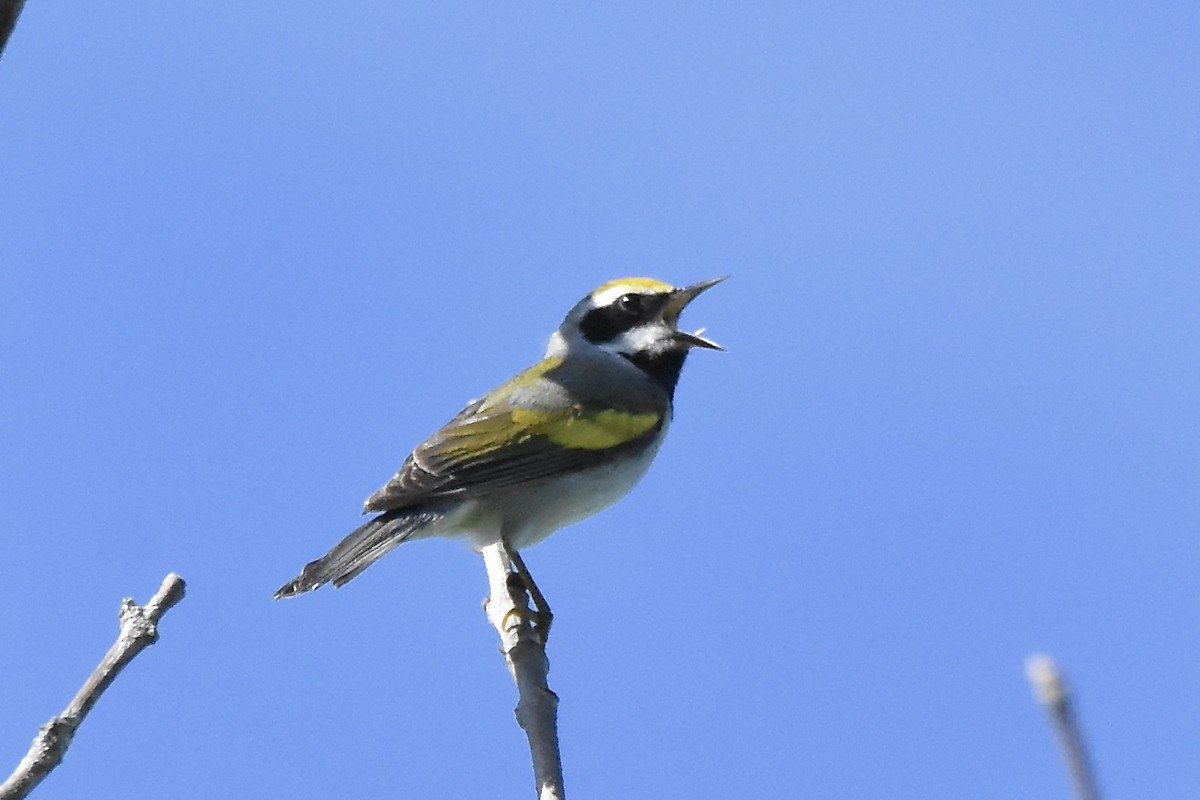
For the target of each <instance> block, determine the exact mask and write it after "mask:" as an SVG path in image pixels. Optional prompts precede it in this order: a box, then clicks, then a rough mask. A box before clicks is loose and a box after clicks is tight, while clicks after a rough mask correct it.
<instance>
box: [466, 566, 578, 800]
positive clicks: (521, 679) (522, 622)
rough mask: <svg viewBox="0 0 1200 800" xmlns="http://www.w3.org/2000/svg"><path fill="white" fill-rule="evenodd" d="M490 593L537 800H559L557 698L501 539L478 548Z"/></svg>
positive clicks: (488, 606) (522, 587) (488, 607)
mask: <svg viewBox="0 0 1200 800" xmlns="http://www.w3.org/2000/svg"><path fill="white" fill-rule="evenodd" d="M482 552H483V562H484V565H485V566H486V567H487V572H488V585H489V587H490V589H491V592H490V596H489V597H488V599H487V600H485V601H484V610H485V611H486V612H487V615H488V619H489V620H490V621H491V623H492V626H493V627H495V629H496V632H497V633H499V634H500V643H501V645H500V649H501V652H503V653H504V658H505V660H506V661H507V662H508V671H509V673H511V674H512V676H513V680H514V681H515V682H516V684H517V693H518V696H519V699H518V701H517V708H516V714H517V722H518V723H519V724H520V725H521V727H522V728H523V729H524V730H525V735H526V736H528V737H529V752H530V755H531V756H532V757H533V775H534V780H535V781H536V784H537V793H538V798H539V800H563V797H564V793H563V775H562V757H561V756H560V754H559V750H558V696H557V695H556V694H554V692H552V691H550V687H549V686H547V685H546V675H547V674H548V673H549V672H550V662H549V660H547V658H546V648H545V641H544V638H543V635H542V631H539V630H538V629H537V628H536V627H535V626H534V625H533V624H532V623H531V621H530V619H531V612H530V609H529V596H528V593H527V587H526V584H525V580H523V579H522V578H521V576H520V575H519V574H518V573H517V572H516V571H515V570H514V569H513V556H515V555H516V554H515V553H511V552H510V551H509V550H508V548H507V547H505V545H504V544H503V543H499V544H493V545H489V546H487V547H485V548H484V549H483V551H482Z"/></svg>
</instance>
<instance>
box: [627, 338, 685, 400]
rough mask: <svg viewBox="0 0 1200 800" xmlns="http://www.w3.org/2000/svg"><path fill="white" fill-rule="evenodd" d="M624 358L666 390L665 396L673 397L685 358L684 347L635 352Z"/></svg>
mask: <svg viewBox="0 0 1200 800" xmlns="http://www.w3.org/2000/svg"><path fill="white" fill-rule="evenodd" d="M625 358H627V359H628V360H629V361H630V362H632V363H633V365H634V366H635V367H637V368H638V369H640V370H641V371H642V372H644V373H646V374H647V375H649V376H650V377H651V378H652V379H654V382H655V383H657V384H658V385H659V386H661V387H662V388H663V389H664V390H665V391H666V393H667V397H669V398H671V399H672V400H674V399H675V386H676V384H678V383H679V373H680V371H682V370H683V361H684V359H685V358H687V350H686V349H679V350H675V349H671V350H666V351H663V352H661V353H636V354H634V355H625Z"/></svg>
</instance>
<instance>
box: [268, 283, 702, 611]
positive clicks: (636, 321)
mask: <svg viewBox="0 0 1200 800" xmlns="http://www.w3.org/2000/svg"><path fill="white" fill-rule="evenodd" d="M722 280H724V278H716V279H714V280H709V281H703V282H701V283H697V284H695V285H693V286H688V287H685V288H681V289H677V288H675V287H673V286H670V285H668V284H666V283H663V282H661V281H657V280H653V279H650V278H624V279H621V280H616V281H610V282H609V283H606V284H604V285H603V286H601V287H600V288H598V289H596V290H595V291H593V292H592V293H591V294H589V295H588V296H587V297H585V298H584V299H583V300H581V301H580V302H579V303H578V304H576V305H575V307H574V308H572V309H571V311H570V312H569V313H568V314H567V316H566V318H565V319H564V320H563V322H562V325H560V326H559V327H558V330H557V331H555V332H554V334H553V335H552V336H551V337H550V344H549V346H548V347H547V348H546V355H545V357H544V358H543V359H542V360H541V361H539V362H538V363H537V364H534V365H533V366H532V367H530V368H529V369H527V370H525V371H524V372H522V373H520V374H518V375H516V376H515V377H513V378H511V379H510V380H508V381H507V382H506V383H504V384H502V385H501V386H499V387H498V388H496V389H493V390H492V391H491V392H488V393H487V394H486V395H485V396H484V397H482V398H481V399H479V400H475V401H474V402H472V403H471V404H470V405H468V406H467V407H466V408H464V409H463V410H462V411H460V412H459V414H458V416H456V417H455V418H454V419H452V420H450V421H449V422H448V423H446V425H445V426H443V427H442V429H441V430H439V431H438V432H437V433H435V434H433V435H432V436H430V437H429V438H428V439H426V440H425V441H424V442H422V443H421V444H419V445H417V447H416V449H415V450H413V451H412V453H411V454H409V456H408V458H406V459H405V460H404V464H403V466H401V467H400V471H399V472H397V473H396V475H395V476H394V477H393V478H392V479H391V480H389V481H388V482H387V483H386V484H384V485H383V487H382V488H380V489H379V491H377V492H375V493H374V494H372V495H371V496H370V497H368V498H367V502H366V505H365V506H364V507H363V513H364V514H367V513H376V514H377V516H375V517H373V518H372V519H370V520H369V521H367V522H366V523H364V524H363V525H361V526H360V527H359V528H357V529H356V530H354V531H353V532H352V533H350V534H349V535H348V536H347V537H346V538H345V539H343V540H342V541H341V542H339V543H338V544H337V545H335V546H334V548H333V549H332V550H330V551H329V552H328V553H326V554H325V555H324V556H322V557H321V558H318V559H317V560H316V561H312V562H310V563H309V564H308V565H307V566H305V567H304V570H303V571H302V572H301V573H300V575H299V576H298V577H297V578H296V579H295V580H293V581H290V582H288V583H287V584H285V585H284V586H282V587H280V589H279V591H277V592H276V593H275V598H276V599H279V598H281V597H291V596H292V595H296V594H300V593H301V592H307V591H309V590H310V589H315V588H317V587H318V586H321V585H322V584H325V583H329V582H332V583H333V585H334V586H341V585H342V584H344V583H346V582H347V581H349V580H351V579H352V578H354V577H355V576H356V575H358V574H359V573H360V572H362V571H363V570H364V569H366V568H367V567H369V566H370V565H371V564H373V563H375V561H377V560H378V559H379V558H380V557H381V556H383V555H384V554H385V553H387V552H388V551H389V550H391V549H392V548H393V547H395V546H396V545H398V544H400V543H401V542H406V541H408V540H410V539H421V538H425V537H428V536H465V537H469V540H470V542H471V544H472V545H473V546H474V547H475V548H476V549H482V548H483V547H485V546H487V545H489V544H493V543H496V542H497V541H503V542H504V544H505V545H506V547H507V549H509V551H510V552H511V554H512V556H513V563H514V565H515V566H516V567H517V569H518V571H519V573H520V574H521V575H522V577H523V578H524V579H525V580H526V582H527V584H528V588H529V590H530V592H531V594H532V595H533V597H534V601H535V602H536V603H537V605H538V606H539V607H542V608H544V607H545V600H544V599H543V598H542V597H541V593H540V592H538V591H537V587H536V585H535V584H534V583H533V580H532V578H530V577H529V574H528V570H526V569H525V567H524V563H523V562H522V561H521V560H520V555H519V551H520V550H521V549H523V548H525V547H529V546H530V545H533V544H537V543H538V542H540V541H541V540H542V539H545V538H546V537H547V536H549V535H550V534H551V533H554V532H555V531H556V530H558V529H559V528H562V527H563V526H565V525H570V524H571V523H573V522H578V521H579V520H581V519H584V518H586V517H590V516H591V515H593V514H595V513H596V512H598V511H600V510H602V509H604V508H607V507H608V506H610V505H612V504H613V503H615V502H616V501H617V500H620V499H621V498H622V497H624V496H625V494H626V493H628V492H629V490H630V489H632V488H633V487H634V485H635V484H636V483H637V482H638V481H639V480H640V479H641V477H642V475H644V474H645V472H646V469H647V468H648V467H649V466H650V462H651V461H652V460H653V459H654V456H655V454H656V453H657V452H658V448H659V445H661V444H662V441H663V438H664V437H665V436H666V434H667V427H668V426H669V425H670V422H671V409H672V400H673V398H674V394H675V384H676V383H677V381H678V380H679V372H680V370H681V369H682V368H683V362H684V359H685V358H686V357H687V354H688V351H690V350H691V349H692V348H693V347H703V348H709V349H714V350H720V349H722V348H721V346H720V345H718V344H716V343H715V342H712V341H710V340H708V339H706V338H704V337H703V336H701V335H700V334H701V333H702V331H697V332H696V333H688V332H686V331H681V330H679V314H680V312H682V311H683V309H684V307H685V306H686V305H687V304H688V303H690V302H691V301H692V300H693V299H695V297H696V296H697V295H699V294H700V293H701V292H703V291H704V290H705V289H708V288H709V287H710V286H713V285H714V284H716V283H719V282H720V281H722ZM547 611H548V610H547ZM547 624H548V622H547Z"/></svg>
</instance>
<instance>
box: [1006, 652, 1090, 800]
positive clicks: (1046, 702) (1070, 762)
mask: <svg viewBox="0 0 1200 800" xmlns="http://www.w3.org/2000/svg"><path fill="white" fill-rule="evenodd" d="M1025 677H1026V678H1027V679H1028V680H1029V684H1030V686H1032V687H1033V696H1034V697H1035V698H1036V699H1037V701H1038V703H1040V704H1041V706H1042V707H1043V708H1044V709H1046V713H1047V714H1048V715H1049V716H1050V724H1051V726H1052V727H1053V728H1054V736H1055V738H1057V739H1058V744H1059V746H1060V747H1061V748H1062V753H1063V759H1064V760H1065V761H1066V762H1067V771H1068V772H1070V774H1071V784H1072V786H1073V787H1074V789H1075V797H1076V798H1077V800H1099V797H1100V793H1099V792H1098V791H1097V789H1096V778H1095V776H1094V774H1093V773H1092V767H1091V762H1090V761H1089V760H1088V756H1087V749H1086V748H1085V747H1084V746H1083V735H1082V733H1080V729H1079V721H1078V720H1077V719H1076V717H1075V705H1074V703H1072V702H1071V690H1070V688H1069V687H1068V686H1067V682H1066V681H1065V680H1064V679H1063V677H1062V673H1060V672H1059V671H1058V665H1056V664H1055V663H1054V660H1053V659H1051V658H1050V657H1049V656H1045V655H1041V654H1035V655H1032V656H1030V657H1029V658H1027V659H1025Z"/></svg>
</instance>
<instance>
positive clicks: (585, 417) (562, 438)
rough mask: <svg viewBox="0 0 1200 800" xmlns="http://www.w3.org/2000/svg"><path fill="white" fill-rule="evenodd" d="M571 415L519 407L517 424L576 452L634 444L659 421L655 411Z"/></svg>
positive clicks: (514, 413)
mask: <svg viewBox="0 0 1200 800" xmlns="http://www.w3.org/2000/svg"><path fill="white" fill-rule="evenodd" d="M572 412H573V413H571V414H568V415H565V416H564V415H562V414H561V413H551V412H546V411H538V410H536V409H528V408H515V409H513V411H512V418H513V422H514V423H516V425H517V426H519V427H521V428H524V429H525V431H526V435H530V436H545V437H546V438H547V439H549V440H550V441H552V442H554V443H555V444H557V445H561V446H562V447H569V448H571V449H573V450H605V449H607V448H609V447H616V446H617V445H621V444H624V443H625V442H628V441H632V440H633V439H636V438H637V437H639V436H641V435H643V434H644V433H646V432H647V431H649V430H650V429H652V428H653V427H654V426H655V425H657V424H658V422H659V415H658V414H655V413H653V412H650V413H645V414H634V413H630V412H627V411H614V410H611V409H605V410H603V411H593V412H586V411H584V410H583V409H582V408H579V407H578V406H577V407H575V408H574V409H572Z"/></svg>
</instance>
